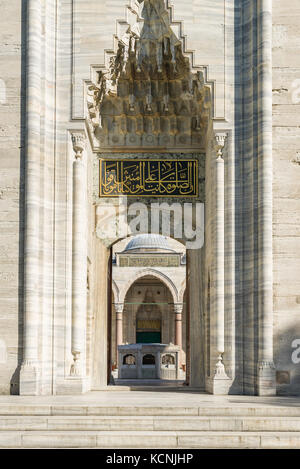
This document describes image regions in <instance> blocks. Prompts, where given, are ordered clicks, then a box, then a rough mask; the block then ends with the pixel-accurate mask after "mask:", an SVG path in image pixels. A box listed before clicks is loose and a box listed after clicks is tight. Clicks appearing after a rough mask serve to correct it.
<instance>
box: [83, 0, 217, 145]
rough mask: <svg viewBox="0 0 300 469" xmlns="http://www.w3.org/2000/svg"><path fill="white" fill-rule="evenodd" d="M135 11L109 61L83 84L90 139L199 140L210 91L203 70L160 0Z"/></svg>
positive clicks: (130, 141)
mask: <svg viewBox="0 0 300 469" xmlns="http://www.w3.org/2000/svg"><path fill="white" fill-rule="evenodd" d="M139 3H142V2H139ZM135 6H136V7H137V4H135ZM134 17H135V18H136V22H135V23H133V24H130V25H128V29H127V31H126V33H125V34H124V35H123V36H122V37H119V38H117V41H118V47H117V52H116V53H115V54H114V55H112V56H111V57H110V62H109V66H108V67H107V69H106V70H100V71H99V72H98V80H95V81H94V82H93V83H90V84H89V85H88V88H87V108H88V116H89V124H90V131H91V135H92V136H93V140H94V141H95V145H96V146H97V145H98V146H99V147H101V148H112V147H133V148H135V147H141V146H142V147H175V146H176V148H180V147H197V148H199V147H201V146H203V143H204V135H205V130H206V128H207V125H208V121H209V118H210V116H211V93H210V87H209V86H206V85H205V84H204V78H203V74H202V72H200V71H198V72H193V71H192V68H191V64H190V60H189V58H188V57H186V56H184V54H183V52H182V43H181V41H180V40H179V39H178V38H177V37H176V35H175V34H174V32H173V30H172V28H171V24H170V18H169V14H168V11H167V10H166V8H165V4H164V1H163V0H145V2H144V4H143V6H142V10H141V11H139V13H137V11H136V10H135V15H134Z"/></svg>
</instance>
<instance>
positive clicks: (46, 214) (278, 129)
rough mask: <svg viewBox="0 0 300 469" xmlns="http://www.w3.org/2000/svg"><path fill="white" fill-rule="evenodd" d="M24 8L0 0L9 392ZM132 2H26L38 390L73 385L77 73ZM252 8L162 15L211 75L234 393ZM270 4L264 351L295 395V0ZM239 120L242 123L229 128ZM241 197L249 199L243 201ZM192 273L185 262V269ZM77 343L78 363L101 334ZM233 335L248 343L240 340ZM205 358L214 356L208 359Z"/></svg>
mask: <svg viewBox="0 0 300 469" xmlns="http://www.w3.org/2000/svg"><path fill="white" fill-rule="evenodd" d="M27 3H31V4H34V3H36V4H37V3H38V2H31V1H30V2H26V1H25V0H24V1H22V2H21V1H16V0H11V1H10V2H7V1H3V0H1V1H0V7H1V20H0V23H1V29H0V52H1V53H0V152H1V157H0V264H1V267H0V393H5V394H8V393H9V392H18V382H19V378H18V374H19V367H18V364H19V365H20V361H21V360H22V358H23V356H22V341H23V339H22V337H23V311H24V308H23V306H24V305H23V301H22V300H23V269H24V265H23V229H24V191H23V188H24V171H23V169H24V133H25V132H23V131H25V121H24V118H25V103H24V93H25V89H26V82H25V75H24V70H25V69H24V67H25V62H24V60H23V59H24V54H25V49H26V42H25V40H26V30H25V22H26V5H27ZM133 3H134V0H130V1H128V2H125V1H124V0H114V1H109V0H89V1H87V0H73V1H72V0H47V2H40V5H42V10H41V17H40V18H41V23H42V27H41V31H40V34H41V36H40V42H39V44H40V50H39V53H40V72H41V73H40V76H39V82H38V83H37V82H36V83H35V86H36V87H37V88H36V89H39V95H40V97H41V102H40V103H39V105H40V110H39V112H40V119H39V125H40V133H39V139H38V142H36V145H37V146H36V149H38V151H39V152H40V153H39V160H38V166H39V170H40V180H39V181H38V186H37V187H38V196H39V201H38V204H39V205H38V207H39V209H38V212H39V213H38V215H39V223H38V227H37V233H36V234H38V236H39V243H38V246H36V249H37V252H38V256H37V259H38V266H39V272H34V278H33V280H34V282H38V288H37V289H36V290H35V291H34V289H33V290H32V289H31V293H32V295H33V296H34V295H35V297H34V298H33V296H31V300H33V302H34V304H35V305H36V309H35V311H34V314H35V315H36V317H37V318H38V338H39V340H38V343H37V344H36V350H37V354H38V359H39V366H40V367H41V385H40V389H39V390H38V392H39V393H44V394H49V393H52V392H54V393H55V392H67V391H68V390H70V389H71V388H72V386H73V381H72V380H70V379H69V371H70V365H71V363H72V354H71V327H70V324H71V269H72V246H71V244H70V239H72V200H71V197H70V194H71V191H72V164H73V160H74V152H73V150H72V143H71V138H70V132H72V131H73V130H74V129H75V130H78V129H80V130H84V128H85V123H84V120H83V119H84V89H85V88H84V80H89V79H90V78H91V74H92V72H91V68H90V66H91V65H97V66H99V65H101V64H103V63H104V61H105V51H106V50H110V49H112V48H113V47H114V43H113V35H114V33H115V31H116V28H122V27H124V20H125V19H126V18H127V19H128V15H130V11H128V8H126V5H127V4H128V5H131V6H132V5H133ZM261 3H262V0H260V1H258V2H252V1H251V2H247V1H246V2H244V1H241V0H235V1H234V0H193V1H192V2H189V8H188V9H187V8H186V1H185V0H172V2H171V1H169V3H168V5H169V6H172V7H173V10H172V15H173V19H174V20H176V21H182V22H183V23H182V24H181V23H179V22H177V23H176V22H175V24H174V29H175V30H176V32H177V33H178V35H179V36H181V37H186V39H185V41H186V44H185V48H186V50H194V51H195V53H194V61H195V64H196V65H201V66H203V67H206V68H205V70H206V71H207V79H208V80H210V81H211V82H214V83H215V94H214V97H213V99H214V117H215V118H217V119H216V120H215V122H214V125H215V128H219V129H220V130H222V131H223V130H226V131H228V132H229V141H228V147H229V149H228V151H229V153H228V155H229V157H228V159H227V161H226V162H225V178H226V184H227V185H226V194H225V197H226V204H227V211H226V213H225V224H226V233H227V235H226V239H225V243H226V249H227V251H226V253H228V252H229V253H230V255H227V254H226V256H225V264H226V284H225V296H226V302H225V324H226V336H225V348H226V353H225V356H224V360H225V365H226V367H227V370H229V375H230V376H231V377H232V378H233V381H234V385H235V387H234V389H235V392H249V393H253V392H256V387H255V376H256V364H257V359H258V356H257V344H258V342H257V341H258V337H259V333H258V332H259V331H258V326H257V324H258V317H259V316H258V315H259V306H258V296H257V293H256V292H257V276H256V270H255V269H258V264H259V260H258V258H257V257H256V255H253V249H254V250H255V249H256V248H257V243H258V242H259V238H258V236H257V235H255V236H252V232H255V230H257V229H258V225H257V224H258V221H257V220H258V219H257V216H256V215H257V211H256V209H257V205H256V204H257V199H256V198H255V194H256V192H255V191H256V190H257V186H256V183H257V180H256V172H257V169H258V168H257V161H256V160H255V159H253V158H252V156H251V154H253V152H254V154H255V151H256V150H258V147H257V145H258V141H257V140H255V138H256V137H257V136H258V135H257V134H255V129H254V127H255V126H256V124H257V122H256V121H255V116H257V115H258V114H255V113H254V114H253V109H254V110H255V106H257V103H258V95H256V94H255V93H256V91H257V88H255V87H253V83H254V82H253V81H252V80H249V77H250V76H252V75H251V74H252V69H253V67H255V64H256V59H257V57H256V55H255V53H254V54H251V47H253V48H254V49H253V50H254V51H255V50H256V43H255V40H254V38H255V37H257V36H255V28H256V26H257V24H256V19H255V15H253V11H252V12H251V9H253V8H254V7H255V6H256V4H257V5H258V6H260V5H261ZM125 4H126V5H125ZM272 5H273V278H274V280H273V300H274V339H275V340H274V360H275V365H276V368H277V372H278V373H277V379H278V383H277V389H278V391H279V392H280V393H299V382H300V364H297V363H293V361H292V358H291V357H292V352H293V350H294V349H293V348H292V342H293V341H294V340H295V339H298V338H299V339H300V320H299V312H300V309H299V308H300V281H299V252H300V249H299V247H300V217H299V213H300V193H299V171H300V133H299V127H300V124H299V117H298V116H299V106H300V62H299V54H298V50H299V45H300V31H299V19H300V10H299V2H298V0H290V1H289V2H286V1H284V0H273V2H272ZM72 18H74V24H72ZM118 20H121V21H118ZM122 21H123V22H122ZM251 28H252V29H251ZM241 38H242V40H241ZM249 38H250V39H251V40H250V42H249V40H248V39H249ZM242 58H243V59H242ZM249 70H251V74H250V75H249V73H248V72H249ZM254 75H255V73H254ZM245 103H246V106H245V107H243V105H244V104H245ZM243 118H245V120H244V122H243V123H242V124H241V122H242V120H241V119H243ZM253 129H254V130H253ZM241 142H242V143H241ZM89 151H90V148H89V147H88V145H87V152H86V153H85V164H86V165H87V166H88V177H89V179H88V187H89V194H88V195H89V201H90V202H91V200H92V194H91V192H92V189H91V187H92V183H91V181H92V179H93V176H92V174H91V173H92V168H91V165H89V161H88V157H87V155H88V154H89ZM233 200H234V204H233V203H232V201H233ZM249 200H252V201H254V204H253V206H252V207H251V206H250V205H249V204H248V201H249ZM235 208H236V209H237V211H236V213H235ZM93 210H94V209H93V207H92V203H91V204H90V212H89V233H90V237H89V239H90V242H89V249H88V256H89V261H90V262H91V264H89V265H90V267H89V268H90V272H91V278H93V275H94V274H93V272H94V271H95V270H97V269H96V267H95V265H93V264H92V261H93V256H94V254H93V253H94V248H93V246H94V244H96V241H95V239H94V238H93V229H94V216H95V214H94V211H93ZM235 222H237V229H236V230H235V229H234V223H235ZM97 249H98V253H97V256H98V258H99V259H102V260H103V259H104V261H103V262H106V261H107V256H108V253H107V251H105V250H104V251H105V252H104V251H103V249H104V248H102V247H99V246H98V247H97ZM102 251H103V252H102ZM254 252H256V251H254ZM242 253H243V254H242ZM193 269H194V267H193ZM197 269H198V267H197V268H196V267H195V269H194V270H195V272H198V270H197ZM103 273H107V271H106V270H105V269H104V270H103V272H102V273H101V272H100V273H99V275H98V278H101V276H102V275H103ZM235 277H236V278H237V279H236V280H235ZM104 278H105V279H106V276H105V277H104ZM206 280H207V279H206ZM29 287H30V285H29ZM91 288H92V289H93V288H95V287H93V286H92V287H91ZM203 288H204V289H205V288H206V287H205V286H204V287H203ZM101 289H102V290H103V291H102V293H103V295H104V290H105V289H106V286H105V285H104V284H103V285H102V286H101ZM101 289H100V290H101ZM205 291H206V290H205ZM91 295H92V297H93V298H92V299H91V301H90V305H91V304H92V305H94V304H95V303H96V306H90V308H91V311H90V318H92V317H93V311H92V310H93V308H95V309H96V308H98V309H99V310H100V309H101V308H102V309H103V308H104V303H101V301H102V300H99V291H98V292H97V294H94V293H91ZM103 295H102V296H103ZM96 297H97V298H96ZM103 297H104V296H103ZM95 298H96V299H95ZM31 300H30V301H31ZM198 300H199V299H197V301H196V300H195V301H196V303H197V306H195V311H196V310H199V301H198ZM200 302H201V301H200ZM32 304H33V303H32ZM201 307H203V306H201ZM102 319H103V318H102ZM102 319H99V320H98V323H97V325H96V327H97V334H98V335H97V337H98V338H101V337H102V336H101V330H102V328H103V324H104V323H105V320H104V319H103V320H102ZM101 321H102V322H101ZM104 326H105V324H104ZM201 327H202V326H201ZM49 330H55V331H56V334H55V337H52V336H50V335H49V334H48V333H47V331H49ZM232 338H233V340H231V339H232ZM89 340H90V341H91V342H92V343H91V344H90V342H89V347H90V351H89V352H88V353H89V354H90V362H91V363H92V362H93V354H94V353H96V352H97V353H100V351H101V350H102V352H103V355H105V350H106V343H105V340H103V341H102V342H101V343H100V342H97V343H96V344H94V343H93V339H92V338H90V339H89ZM247 343H248V344H249V343H251V344H252V345H251V347H248V346H247V345H246V344H247ZM93 347H94V349H93ZM93 350H96V352H93ZM201 353H202V352H201ZM206 358H207V357H206ZM210 358H211V359H212V360H215V356H214V355H213V356H212V357H210ZM104 361H105V360H104ZM211 366H213V364H212V365H211ZM91 367H92V365H91ZM54 370H55V372H54ZM281 371H282V372H286V371H288V372H289V373H290V376H289V381H290V383H289V382H288V383H286V384H284V383H282V381H283V380H282V377H281V375H280V372H281ZM96 375H97V376H96V377H95V382H96V383H100V382H101V383H103V382H104V381H105V376H104V375H105V373H104V372H103V370H102V371H101V369H99V366H98V365H97V373H96ZM100 375H101V376H100ZM102 375H103V376H102ZM282 376H283V374H282ZM285 376H286V375H285ZM72 389H74V388H72Z"/></svg>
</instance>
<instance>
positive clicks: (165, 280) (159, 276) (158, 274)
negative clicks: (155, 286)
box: [119, 269, 178, 303]
mask: <svg viewBox="0 0 300 469" xmlns="http://www.w3.org/2000/svg"><path fill="white" fill-rule="evenodd" d="M148 275H149V276H151V277H155V278H157V279H159V280H160V281H161V282H162V283H164V284H165V285H166V287H167V288H168V289H169V290H170V292H171V295H172V298H173V301H174V303H178V290H177V288H176V286H175V284H174V283H173V282H172V280H171V279H170V278H169V277H167V276H166V275H165V274H163V273H161V272H159V271H157V270H155V269H141V270H139V271H137V272H136V273H135V275H134V276H133V277H131V279H130V280H129V281H128V282H127V283H126V285H125V286H124V287H123V289H122V291H121V292H120V296H119V301H120V303H123V302H124V301H125V297H126V295H127V293H128V291H129V289H130V287H131V286H132V285H133V284H134V283H135V282H136V281H137V280H138V279H140V278H142V277H146V276H148Z"/></svg>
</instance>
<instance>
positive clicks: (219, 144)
mask: <svg viewBox="0 0 300 469" xmlns="http://www.w3.org/2000/svg"><path fill="white" fill-rule="evenodd" d="M227 138H228V133H227V132H215V150H216V152H217V159H223V151H224V147H225V143H226V140H227Z"/></svg>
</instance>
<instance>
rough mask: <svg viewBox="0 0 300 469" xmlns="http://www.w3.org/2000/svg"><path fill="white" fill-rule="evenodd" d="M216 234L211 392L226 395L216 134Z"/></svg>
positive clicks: (220, 169) (222, 136)
mask: <svg viewBox="0 0 300 469" xmlns="http://www.w3.org/2000/svg"><path fill="white" fill-rule="evenodd" d="M215 137H216V145H215V151H216V159H215V174H216V231H215V263H216V264H215V267H216V268H215V276H216V278H215V287H216V288H215V324H216V327H215V332H216V337H215V343H216V351H217V355H218V359H217V363H216V365H215V369H214V376H213V377H212V379H211V384H210V388H211V389H210V391H211V392H212V393H213V394H228V391H229V386H230V383H231V380H230V379H229V378H228V376H227V374H226V371H225V367H224V363H223V354H224V351H225V347H224V336H225V329H224V328H225V308H224V292H225V287H224V280H225V279H224V277H225V236H224V233H225V230H224V221H225V185H224V179H225V169H224V159H223V151H224V146H225V141H226V138H227V133H224V132H220V133H216V135H215Z"/></svg>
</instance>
